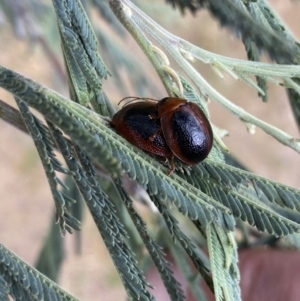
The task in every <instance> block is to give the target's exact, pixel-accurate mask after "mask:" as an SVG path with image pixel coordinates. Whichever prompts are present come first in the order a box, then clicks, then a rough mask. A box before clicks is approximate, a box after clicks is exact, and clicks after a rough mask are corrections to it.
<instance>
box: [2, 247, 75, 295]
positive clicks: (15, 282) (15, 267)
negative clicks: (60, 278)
mask: <svg viewBox="0 0 300 301" xmlns="http://www.w3.org/2000/svg"><path fill="white" fill-rule="evenodd" d="M1 278H2V281H1ZM3 280H4V284H5V287H6V289H5V290H4V292H5V291H7V290H9V294H10V295H11V296H12V297H13V298H14V299H15V300H20V301H27V300H37V301H39V300H40V301H42V300H44V301H53V300H66V301H78V300H77V299H76V298H74V297H73V296H71V295H69V294H68V293H67V292H65V291H64V290H62V289H61V288H60V287H59V286H58V285H56V284H55V283H54V282H52V281H51V280H50V279H48V278H46V277H45V276H44V275H43V274H41V273H39V272H38V271H37V270H35V269H34V268H32V267H30V266H29V265H28V264H26V263H25V262H24V261H22V260H21V259H20V258H18V257H17V256H16V255H14V254H13V253H12V252H10V251H9V250H8V249H6V248H5V247H4V246H3V245H2V244H0V286H1V283H3ZM0 296H1V289H0ZM1 300H2V299H1ZM4 300H5V299H4Z"/></svg>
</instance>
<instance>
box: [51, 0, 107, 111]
mask: <svg viewBox="0 0 300 301" xmlns="http://www.w3.org/2000/svg"><path fill="white" fill-rule="evenodd" d="M53 5H54V8H55V12H56V15H57V18H58V26H59V30H60V34H61V39H62V48H63V53H64V56H65V60H66V62H67V65H68V73H69V76H70V79H71V80H72V84H73V87H74V89H75V92H76V95H77V98H78V100H79V101H80V103H82V104H83V105H85V106H86V105H87V104H88V102H89V101H90V100H91V98H93V97H94V95H93V94H95V92H96V91H97V90H99V89H101V81H100V79H102V78H106V77H107V75H108V70H107V68H106V67H105V65H104V63H103V62H102V60H101V58H100V56H99V54H98V51H97V45H98V42H97V38H96V37H95V34H94V32H93V30H92V28H91V25H90V22H89V20H88V18H87V16H86V13H85V11H84V9H83V7H82V4H81V3H80V1H78V0H72V1H65V0H63V1H61V0H53Z"/></svg>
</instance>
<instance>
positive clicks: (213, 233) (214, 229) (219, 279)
mask: <svg viewBox="0 0 300 301" xmlns="http://www.w3.org/2000/svg"><path fill="white" fill-rule="evenodd" d="M206 233H207V245H208V250H209V256H210V262H211V269H212V275H213V280H214V292H215V298H216V300H218V301H219V300H224V301H231V300H236V301H238V300H241V297H240V295H241V293H240V287H239V281H240V275H239V270H238V266H237V262H238V258H237V249H236V246H235V245H233V243H234V238H233V234H232V232H230V233H227V232H225V231H224V229H222V228H219V227H218V226H217V225H215V224H214V223H213V224H211V225H210V226H209V227H207V230H206ZM230 236H231V237H230ZM234 244H235V243H234Z"/></svg>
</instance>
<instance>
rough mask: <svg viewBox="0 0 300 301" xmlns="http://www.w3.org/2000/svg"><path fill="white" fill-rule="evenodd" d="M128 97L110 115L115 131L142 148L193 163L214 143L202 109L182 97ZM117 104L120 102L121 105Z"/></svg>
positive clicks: (167, 157)
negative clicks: (121, 106)
mask: <svg viewBox="0 0 300 301" xmlns="http://www.w3.org/2000/svg"><path fill="white" fill-rule="evenodd" d="M128 98H131V100H130V101H129V102H128V103H127V104H125V105H124V106H123V108H122V109H121V110H120V111H118V112H117V113H116V114H115V115H114V116H113V118H112V122H111V125H112V127H113V128H115V130H116V132H117V133H118V134H119V135H121V136H122V137H123V138H125V139H126V140H127V141H129V142H130V143H131V144H133V145H135V146H137V147H138V148H140V149H141V150H143V151H145V152H147V153H150V154H153V155H156V156H160V157H163V158H164V159H165V160H167V159H170V160H171V168H170V170H169V172H168V175H170V174H171V173H172V172H173V171H174V169H175V164H174V156H176V157H177V158H178V159H180V160H181V161H182V162H183V163H185V164H187V165H196V164H198V163H200V162H201V161H203V160H204V159H205V158H206V157H207V156H208V154H209V152H210V150H211V148H212V144H213V132H212V128H211V125H210V123H209V121H208V119H207V118H206V116H205V114H204V113H203V111H202V110H201V109H200V108H199V107H198V106H197V105H196V104H194V103H191V102H188V101H187V100H186V99H183V98H173V97H166V98H163V99H161V100H159V101H156V100H153V99H149V98H138V97H126V98H124V99H122V100H121V101H120V103H121V102H122V101H124V100H125V99H128ZM120 103H119V104H120Z"/></svg>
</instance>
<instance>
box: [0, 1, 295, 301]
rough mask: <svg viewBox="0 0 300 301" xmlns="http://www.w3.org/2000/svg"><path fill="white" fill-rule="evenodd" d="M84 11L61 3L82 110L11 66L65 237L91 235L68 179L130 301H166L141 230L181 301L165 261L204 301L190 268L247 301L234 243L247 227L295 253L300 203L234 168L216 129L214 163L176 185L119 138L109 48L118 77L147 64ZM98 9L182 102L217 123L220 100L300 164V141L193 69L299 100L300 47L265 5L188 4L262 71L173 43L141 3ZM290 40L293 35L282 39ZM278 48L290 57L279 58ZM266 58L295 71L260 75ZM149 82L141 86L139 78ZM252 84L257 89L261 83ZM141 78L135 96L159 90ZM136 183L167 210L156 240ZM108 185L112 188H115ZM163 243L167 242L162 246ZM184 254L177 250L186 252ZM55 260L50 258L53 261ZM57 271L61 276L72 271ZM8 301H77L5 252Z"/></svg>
mask: <svg viewBox="0 0 300 301" xmlns="http://www.w3.org/2000/svg"><path fill="white" fill-rule="evenodd" d="M28 1H29V0H28ZM33 2H34V1H32V3H33ZM171 2H173V3H174V4H176V3H177V1H171ZM206 2H207V3H206ZM28 3H31V2H30V1H29V2H28ZM82 3H83V4H84V5H85V6H83V4H82ZM82 3H81V2H80V1H79V0H71V1H67V0H53V6H54V9H55V13H56V17H57V24H58V28H59V34H60V38H61V44H62V52H63V56H64V60H65V64H66V68H67V75H68V83H69V90H70V99H68V98H65V97H63V96H62V95H60V94H58V93H56V92H54V91H52V90H51V89H49V88H47V87H44V86H42V85H41V84H39V83H37V82H34V81H32V80H31V79H29V78H26V77H24V76H21V75H19V74H18V73H16V72H14V71H13V70H10V69H8V68H5V67H3V66H0V86H1V87H2V88H4V89H6V90H7V91H9V92H10V93H12V94H13V95H14V97H15V100H16V103H17V105H18V107H19V110H20V113H21V117H22V119H23V122H24V123H25V125H26V127H27V131H28V133H29V134H30V135H31V136H32V138H33V140H34V142H35V146H36V148H37V150H38V153H39V156H40V158H41V161H42V164H43V167H44V170H45V173H46V176H47V179H48V182H49V186H50V189H51V192H52V196H53V199H54V201H55V205H56V221H57V222H59V226H60V230H61V233H62V234H63V235H64V234H65V233H66V231H68V232H70V233H72V232H73V229H75V230H80V221H79V220H78V219H80V215H79V217H77V218H76V217H75V216H74V215H73V209H74V202H75V200H73V197H72V196H69V195H67V194H66V193H65V192H63V191H61V190H60V189H59V186H65V184H63V183H62V182H61V181H60V180H59V179H58V178H57V176H56V172H57V171H59V172H62V173H65V174H66V175H69V176H71V177H72V178H73V181H74V182H75V183H76V186H77V188H78V190H79V192H80V193H81V196H82V199H83V201H84V203H85V204H86V205H87V208H88V209H89V212H90V214H91V216H92V218H93V219H94V222H95V224H96V226H97V228H98V230H99V233H100V235H101V237H102V239H103V241H104V243H105V245H106V248H107V249H108V251H109V253H110V256H111V258H112V260H113V262H114V264H115V267H116V269H117V271H118V274H119V276H120V278H121V280H122V283H123V285H124V288H125V290H126V292H127V294H128V298H129V299H130V300H145V301H146V300H154V297H153V295H152V294H151V292H150V291H149V289H148V287H150V284H148V283H147V282H146V280H145V278H144V276H143V271H142V269H141V267H140V266H139V264H138V263H137V261H136V257H135V255H134V253H133V251H132V250H131V247H130V246H132V247H133V249H134V252H135V253H138V252H139V250H138V247H136V248H135V244H134V243H133V242H132V240H134V237H133V236H134V235H133V229H136V231H137V233H138V234H139V236H140V238H141V241H142V243H143V245H144V247H145V248H146V249H147V251H148V255H146V256H145V255H144V257H147V256H149V258H151V259H152V261H153V264H154V265H155V266H156V268H157V270H158V272H159V274H160V276H161V279H162V281H163V283H164V285H165V287H166V289H167V291H168V293H169V296H170V298H171V300H184V299H185V296H184V292H183V290H182V289H181V287H180V283H179V282H178V281H177V280H176V279H175V277H174V275H173V272H172V270H171V267H170V264H169V262H168V261H167V259H166V258H165V254H164V251H163V250H166V251H171V254H172V255H173V258H174V259H175V261H176V262H177V265H178V266H179V268H181V270H182V273H183V275H184V276H185V278H186V280H187V282H188V283H189V284H190V287H191V290H192V292H193V293H194V295H195V296H196V297H197V298H198V299H199V300H200V298H203V292H202V290H201V289H200V288H199V286H198V285H197V284H198V283H199V278H197V277H196V278H195V279H196V280H197V281H194V282H193V281H191V280H190V278H191V277H190V276H191V274H192V269H191V267H190V264H189V263H188V264H183V263H186V262H188V258H189V259H190V261H191V262H192V263H193V265H194V267H195V268H196V270H197V272H199V274H200V275H201V276H202V277H203V279H204V280H205V282H206V283H207V284H208V286H209V287H210V288H211V289H212V290H213V291H214V293H215V296H216V300H226V301H229V300H232V301H233V300H234V301H236V300H241V296H240V288H239V280H240V277H239V270H238V267H237V261H238V258H237V245H236V242H235V239H234V231H235V226H236V220H237V221H238V222H240V219H241V220H242V221H247V222H248V224H250V225H251V226H254V227H256V228H257V229H258V230H259V231H267V232H268V233H269V234H271V235H275V236H286V235H289V234H290V235H293V236H288V237H289V238H290V240H291V241H293V240H295V235H297V234H295V233H298V232H300V222H299V219H297V218H299V211H300V191H299V190H297V189H294V188H291V187H288V186H286V185H283V184H280V183H277V182H275V181H272V180H269V179H266V178H263V177H260V176H258V175H255V174H252V173H250V172H247V171H245V170H242V169H240V168H236V167H233V166H231V165H228V164H226V162H225V159H224V152H226V151H227V149H226V147H225V146H224V144H223V142H222V141H221V137H219V135H218V132H217V131H216V130H215V128H214V136H215V140H214V146H213V150H212V152H211V154H210V155H209V157H208V159H206V160H205V161H204V162H203V163H201V164H199V165H197V166H195V167H187V166H185V165H184V164H183V163H180V162H176V167H177V170H176V171H175V172H174V173H173V174H172V175H171V176H168V175H167V171H168V166H165V165H163V164H161V163H160V162H159V161H158V160H157V159H156V158H153V157H151V156H150V155H148V154H145V153H144V152H142V151H141V150H139V149H137V148H136V147H134V146H133V145H131V144H129V143H128V142H127V141H126V140H124V139H123V138H122V137H120V136H119V135H117V134H116V133H115V132H114V130H113V129H112V128H111V127H110V124H109V121H108V120H109V118H110V117H112V115H113V108H112V105H111V103H110V101H109V99H108V98H107V96H106V94H105V92H104V91H103V90H102V89H103V87H102V82H101V81H102V80H103V79H106V78H107V76H108V75H109V72H108V69H107V67H106V66H105V64H104V61H103V60H102V58H101V57H100V54H99V53H98V49H97V47H98V40H97V38H98V39H99V40H100V41H101V42H102V43H104V42H105V41H107V44H106V45H105V47H106V49H107V53H106V55H105V56H104V57H107V58H108V59H107V61H110V63H112V66H113V68H112V70H117V69H118V68H117V67H116V66H117V65H116V62H118V61H119V60H120V62H123V63H124V65H125V66H127V67H128V68H130V66H133V65H134V64H138V62H135V61H134V58H132V57H129V56H127V55H126V53H125V51H124V52H123V51H121V55H120V52H117V50H118V47H116V46H115V44H114V41H113V40H110V39H109V38H108V37H107V35H106V34H105V32H103V30H101V29H99V28H97V26H96V25H95V32H96V34H95V33H94V29H93V27H94V26H92V24H91V23H90V20H89V18H88V15H87V13H86V11H85V9H84V7H89V5H88V2H85V1H82ZM91 3H92V5H91V7H92V8H93V9H96V10H100V11H101V14H102V15H103V16H104V17H105V19H106V20H108V21H109V22H111V23H112V26H113V28H115V29H116V30H117V32H118V33H119V34H120V33H121V34H122V33H123V32H124V31H123V29H120V26H119V23H117V22H116V19H114V18H113V14H112V12H113V13H114V14H115V16H116V17H117V18H118V19H119V21H121V23H122V24H123V25H124V26H125V28H126V29H127V30H128V31H129V32H130V34H131V35H132V36H133V37H134V38H135V39H136V41H137V42H138V44H139V45H140V47H141V49H142V50H143V51H144V52H145V54H146V55H147V57H148V58H149V60H150V62H151V63H152V64H153V66H154V67H155V69H156V71H157V73H158V74H159V76H160V78H161V80H162V82H163V84H164V86H165V88H166V90H167V91H168V93H169V95H170V96H183V97H185V98H186V99H187V100H189V101H193V102H195V103H197V104H198V105H199V106H200V107H201V108H202V109H203V110H204V112H205V113H206V115H207V116H209V112H208V108H207V103H206V98H207V97H210V98H212V99H213V100H215V101H217V102H218V103H220V104H221V105H223V106H225V107H226V108H227V109H229V110H230V111H231V112H232V113H234V114H235V115H237V116H238V117H239V118H240V119H241V121H242V122H245V123H247V124H251V125H256V126H258V127H260V128H261V129H263V130H264V131H265V132H266V133H268V134H270V135H272V136H273V137H274V138H275V139H277V140H278V141H280V142H281V143H283V144H285V145H287V146H288V147H291V148H292V149H294V150H295V151H297V152H298V153H300V143H299V141H297V140H295V139H292V137H290V136H289V135H287V134H286V133H284V132H282V131H280V130H279V129H277V128H275V127H273V126H271V125H269V124H267V123H265V122H263V121H261V120H259V119H258V118H256V117H255V116H252V115H250V114H249V113H247V112H245V111H244V110H242V109H241V108H239V107H238V106H236V105H234V104H233V103H231V102H230V101H229V100H227V99H226V98H225V97H224V96H223V95H221V94H220V93H218V92H217V91H216V90H215V89H214V88H213V87H212V86H211V85H209V84H208V83H207V81H206V80H205V79H204V78H203V77H202V75H201V74H200V73H199V72H198V71H197V70H195V69H194V67H192V66H191V64H190V63H189V62H188V59H191V58H194V59H195V58H196V59H199V60H201V61H203V62H205V63H207V64H209V65H210V66H211V67H212V68H213V70H215V71H216V73H217V74H218V75H220V76H222V73H223V72H225V73H228V74H229V75H230V76H232V77H234V78H236V79H241V80H243V81H245V82H246V83H247V84H249V85H250V86H251V87H252V88H254V89H255V90H257V91H258V92H259V95H260V96H261V97H262V98H263V100H267V83H268V82H273V83H277V84H281V85H283V86H285V87H287V89H288V90H289V93H290V95H293V96H292V97H293V99H296V100H297V99H299V91H300V86H299V83H298V82H299V77H300V68H299V66H298V65H296V63H298V57H299V44H297V43H296V42H295V41H294V39H293V37H292V36H291V35H290V34H289V33H287V32H286V31H285V29H284V25H283V24H282V22H281V21H280V20H279V19H278V18H277V17H276V16H275V15H274V14H273V13H272V11H271V9H270V8H269V7H268V6H267V4H266V3H265V1H263V0H259V1H256V2H247V1H246V2H245V1H239V0H235V1H223V2H222V1H198V4H199V7H196V6H194V4H192V2H191V1H179V2H178V3H179V4H180V3H181V4H180V6H181V8H182V9H184V8H190V9H191V10H192V11H195V10H196V9H198V8H202V5H203V4H205V3H206V4H208V6H206V8H207V9H208V10H210V12H211V13H212V14H213V15H214V16H215V17H217V18H218V20H219V21H220V22H221V24H224V25H225V26H228V27H229V28H234V29H235V30H236V29H238V30H239V31H240V32H241V35H242V41H243V42H244V44H245V47H246V50H247V54H248V58H249V60H250V61H242V60H236V59H231V58H227V57H223V56H220V55H216V54H214V53H210V52H208V51H205V50H203V49H201V48H199V47H197V46H195V45H192V44H190V43H188V42H186V41H184V40H183V39H181V38H178V37H176V36H174V35H171V34H170V33H168V32H167V31H166V30H164V29H163V28H161V27H160V26H159V25H158V24H156V23H155V22H154V21H153V20H151V19H150V18H149V17H148V16H147V15H145V14H144V13H143V12H142V11H140V10H139V9H138V8H137V7H136V6H135V5H133V4H132V3H131V2H130V1H129V0H111V1H109V5H110V6H108V5H107V4H103V3H104V2H103V1H102V2H101V1H97V0H94V1H91ZM9 8H11V9H12V8H13V5H12V6H9V5H8V8H7V7H6V9H8V10H9ZM12 11H13V10H12ZM87 12H89V10H87ZM16 17H18V16H16ZM253 17H255V18H254V19H253ZM243 18H245V19H243ZM266 22H268V24H269V25H270V26H269V27H267V26H266ZM117 24H118V25H117ZM278 32H281V33H282V34H281V35H277V33H278ZM148 36H151V37H152V38H153V40H154V41H156V42H157V44H158V46H159V47H161V48H162V49H164V50H165V51H166V53H168V55H169V56H170V57H171V58H173V59H174V61H175V63H176V64H177V65H178V66H179V67H181V68H182V69H183V70H184V71H185V74H186V76H184V77H183V76H180V75H178V73H177V72H176V70H175V69H174V68H173V66H172V68H171V66H170V63H169V60H168V57H167V55H166V54H165V53H164V52H163V51H162V50H161V49H160V48H158V47H157V46H154V45H152V43H151V42H150V40H149V39H148ZM274 43H275V44H276V45H278V47H274ZM277 43H279V44H277ZM105 47H104V48H105ZM259 49H263V50H266V51H267V52H268V54H269V55H270V56H271V57H272V58H273V59H274V60H276V61H277V63H293V64H294V65H284V64H282V65H280V64H266V63H260V62H258V61H259ZM108 53H109V55H108ZM137 74H140V73H139V71H138V72H137ZM112 75H114V76H116V77H117V80H118V82H119V83H120V82H121V77H119V76H118V75H117V74H116V75H115V72H113V73H112ZM251 76H255V77H256V79H257V83H255V82H254V81H253V80H252V79H251ZM138 77H139V80H137V79H136V80H135V81H134V84H136V85H138V86H140V84H141V82H142V83H144V84H145V85H146V84H147V79H145V80H144V78H143V77H141V76H138ZM141 78H142V80H141ZM194 87H195V88H197V89H198V90H200V91H201V94H199V93H198V90H196V89H195V88H194ZM121 89H122V87H121ZM0 105H1V103H0ZM28 106H30V107H32V108H35V109H36V110H38V111H39V112H40V113H41V114H42V115H43V116H44V117H45V118H46V122H47V124H46V125H44V124H43V123H42V122H41V121H40V120H39V119H37V118H36V117H35V116H34V115H33V114H32V113H31V111H30V109H29V107H28ZM1 108H4V106H1ZM293 109H294V112H296V113H295V114H296V116H298V115H299V114H298V113H299V106H297V105H294V106H293ZM7 112H8V110H7V109H3V110H0V114H2V115H0V117H2V118H5V114H7ZM14 114H15V115H16V113H15V112H14ZM3 115H4V116H3ZM6 120H8V121H9V122H11V123H14V120H15V119H14V118H10V117H6ZM65 135H67V136H68V137H67V136H65ZM54 148H56V149H57V150H58V151H59V152H60V153H61V154H62V156H63V158H64V161H65V164H66V166H67V167H66V168H65V167H63V166H62V165H61V163H60V162H59V161H58V160H57V159H56V158H55V155H54ZM124 173H126V174H127V175H128V177H129V178H130V179H131V180H134V181H135V182H136V183H138V184H139V185H141V186H142V187H143V188H144V189H145V190H146V191H147V192H148V195H149V196H150V198H151V201H152V202H153V203H154V204H155V205H156V208H157V209H158V211H159V213H160V215H158V214H157V216H159V217H158V218H159V219H161V220H160V222H161V223H163V225H164V226H163V227H162V228H163V229H162V230H161V232H159V233H158V234H157V235H156V236H154V235H152V234H150V233H151V232H150V231H149V230H148V228H147V225H146V223H145V222H144V220H143V219H142V217H141V216H140V215H139V213H138V212H137V211H136V209H135V208H134V207H133V201H132V199H131V197H130V194H129V193H128V191H126V188H125V187H124V186H125V185H124V179H123V178H122V177H123V175H124ZM103 174H104V175H105V177H109V180H107V181H105V180H103V178H102V175H103ZM105 183H106V184H107V185H108V186H105ZM75 198H76V197H75ZM76 201H78V200H77V199H76ZM114 204H118V207H119V206H121V205H120V204H122V208H123V209H124V211H125V212H126V214H127V215H128V216H129V217H130V218H131V221H132V223H131V224H128V223H127V222H126V220H125V218H124V216H123V215H122V214H120V211H119V208H116V206H114ZM173 207H175V208H176V210H175V209H174V208H173ZM178 212H180V213H181V215H179V213H178ZM291 212H292V213H293V214H294V216H293V217H292V216H291ZM289 214H290V215H289ZM182 216H185V219H186V220H189V221H190V223H191V225H192V227H193V231H195V233H196V235H195V236H196V237H197V239H195V238H194V236H193V235H191V234H192V231H191V233H187V234H186V233H184V231H183V229H181V226H180V223H179V218H180V220H181V219H182ZM160 235H162V236H163V241H161V240H159V237H160ZM199 237H201V243H203V242H204V244H206V245H207V247H208V252H209V261H208V260H207V258H206V256H204V255H203V253H201V252H200V249H199V244H200V241H199V240H200V239H199ZM51 241H53V240H52V239H51V240H48V242H47V243H48V244H49V242H51ZM54 241H55V240H54ZM176 242H177V245H175V246H177V247H174V244H175V243H176ZM59 243H60V242H59ZM137 245H138V244H136V246H137ZM47 247H48V246H47ZM46 250H47V249H44V251H43V252H45V253H46ZM58 258H59V256H58ZM180 258H182V260H180ZM56 262H57V263H56V264H57V265H59V264H60V260H56ZM208 262H210V265H209V264H208ZM38 266H42V264H39V265H38ZM46 270H47V269H45V270H44V271H46ZM54 274H55V273H54ZM8 294H9V295H11V296H12V297H13V298H14V299H15V300H32V299H33V300H76V299H75V298H74V297H72V296H70V295H68V294H67V293H65V292H64V291H62V290H61V289H60V288H59V286H57V285H56V284H54V283H53V282H52V281H50V280H49V279H48V278H47V277H45V276H44V275H42V274H40V273H39V272H37V271H36V270H35V269H33V268H31V267H30V266H28V265H27V264H25V263H24V262H22V261H21V260H20V259H19V258H18V257H17V256H15V255H14V254H12V253H11V252H10V251H9V250H7V249H6V248H5V247H4V246H3V245H2V244H0V298H2V299H3V300H8ZM2 299H1V300H2Z"/></svg>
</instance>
